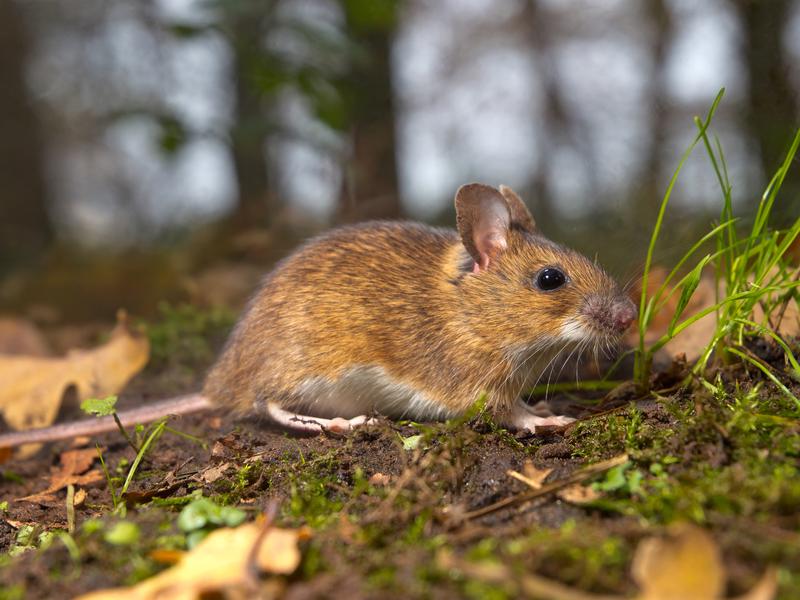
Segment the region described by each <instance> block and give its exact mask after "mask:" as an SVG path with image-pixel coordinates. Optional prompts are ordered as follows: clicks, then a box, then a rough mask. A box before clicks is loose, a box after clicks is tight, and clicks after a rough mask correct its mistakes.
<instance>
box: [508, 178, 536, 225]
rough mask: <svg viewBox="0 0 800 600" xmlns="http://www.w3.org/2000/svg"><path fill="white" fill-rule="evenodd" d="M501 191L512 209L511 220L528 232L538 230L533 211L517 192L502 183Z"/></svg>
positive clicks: (509, 208)
mask: <svg viewBox="0 0 800 600" xmlns="http://www.w3.org/2000/svg"><path fill="white" fill-rule="evenodd" d="M500 193H501V194H503V198H505V199H506V202H508V210H510V211H511V222H512V223H515V224H516V225H519V226H520V227H522V229H524V230H525V231H527V232H528V233H533V232H534V231H536V221H534V219H533V215H532V214H531V211H529V210H528V207H527V206H525V203H524V202H523V201H522V198H520V197H519V196H518V195H517V192H515V191H514V190H512V189H511V188H510V187H508V186H507V185H501V186H500Z"/></svg>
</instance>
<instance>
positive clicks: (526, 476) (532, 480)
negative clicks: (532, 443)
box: [506, 460, 553, 490]
mask: <svg viewBox="0 0 800 600" xmlns="http://www.w3.org/2000/svg"><path fill="white" fill-rule="evenodd" d="M552 472H553V469H537V468H536V467H534V466H533V463H532V462H531V461H529V460H526V461H525V464H523V465H522V473H518V472H517V471H512V470H508V471H506V475H508V476H509V477H513V478H514V479H516V480H518V481H521V482H522V483H524V484H525V485H527V486H528V487H530V488H533V489H534V490H538V489H539V488H541V487H542V485H544V480H545V479H547V476H548V475H550V473H552Z"/></svg>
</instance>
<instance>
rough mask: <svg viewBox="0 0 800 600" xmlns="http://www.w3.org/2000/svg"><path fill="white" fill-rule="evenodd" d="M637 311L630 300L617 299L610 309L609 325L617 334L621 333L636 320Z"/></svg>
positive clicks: (624, 298)
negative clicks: (610, 324)
mask: <svg viewBox="0 0 800 600" xmlns="http://www.w3.org/2000/svg"><path fill="white" fill-rule="evenodd" d="M636 315H637V310H636V306H634V304H633V302H631V300H630V298H626V297H622V298H618V299H617V300H616V301H615V302H614V305H613V306H612V307H611V323H612V324H613V326H614V329H616V330H617V331H618V332H620V333H623V332H624V331H625V330H626V329H628V327H630V326H631V325H633V322H634V321H635V320H636Z"/></svg>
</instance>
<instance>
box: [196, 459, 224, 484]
mask: <svg viewBox="0 0 800 600" xmlns="http://www.w3.org/2000/svg"><path fill="white" fill-rule="evenodd" d="M230 466H231V463H227V462H224V463H220V464H218V465H216V466H213V467H209V468H208V469H206V470H205V471H203V472H202V473H201V474H200V479H201V480H202V481H204V482H205V483H214V482H215V481H217V480H218V479H219V478H220V477H222V476H223V475H224V474H225V471H227V470H228V469H229V468H230Z"/></svg>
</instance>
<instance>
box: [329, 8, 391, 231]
mask: <svg viewBox="0 0 800 600" xmlns="http://www.w3.org/2000/svg"><path fill="white" fill-rule="evenodd" d="M377 4H378V5H380V10H381V11H383V12H384V16H385V15H386V14H387V12H388V15H389V16H388V18H380V19H374V20H373V19H371V18H370V15H369V14H366V15H365V14H363V13H365V12H366V13H369V11H370V10H371V9H370V8H369V7H367V6H365V3H363V2H350V1H347V0H344V1H343V2H342V6H343V9H344V13H345V18H346V25H347V32H348V34H349V35H350V36H351V39H352V40H353V41H354V42H355V43H356V44H357V45H358V46H359V48H360V49H361V52H362V53H363V54H362V55H361V56H358V57H355V58H354V59H353V61H352V64H351V68H350V70H349V73H348V76H347V78H346V82H345V84H346V88H347V90H348V92H349V95H350V111H349V136H350V140H349V141H350V144H351V152H350V157H349V161H347V162H346V165H345V168H344V172H343V185H342V194H341V198H340V205H339V215H338V216H339V219H340V220H343V221H358V220H363V219H378V218H381V219H382V218H396V217H398V216H400V214H401V206H400V199H399V194H398V177H397V157H396V153H395V144H396V138H395V107H394V92H393V89H392V63H391V48H392V38H393V34H394V28H395V25H396V17H397V7H396V1H395V0H380V1H379V2H377Z"/></svg>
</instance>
